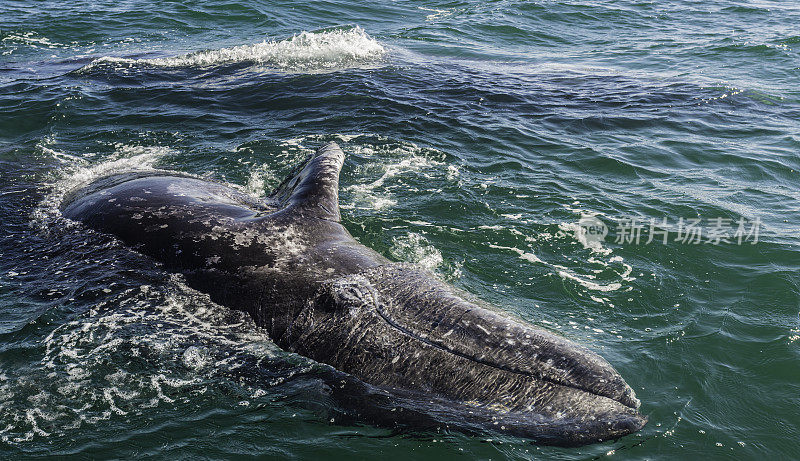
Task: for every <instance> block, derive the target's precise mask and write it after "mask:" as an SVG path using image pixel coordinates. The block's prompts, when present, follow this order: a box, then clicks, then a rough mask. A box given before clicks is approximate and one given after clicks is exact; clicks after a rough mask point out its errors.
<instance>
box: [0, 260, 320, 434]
mask: <svg viewBox="0 0 800 461" xmlns="http://www.w3.org/2000/svg"><path fill="white" fill-rule="evenodd" d="M42 345H43V347H44V354H43V357H42V359H41V361H40V362H39V363H37V364H33V365H31V366H30V367H27V368H25V369H21V370H18V371H14V370H9V373H10V374H11V375H10V376H9V375H7V374H3V375H0V421H3V424H2V425H0V442H2V443H7V444H16V443H21V442H25V441H29V440H32V439H35V438H49V437H51V436H60V435H63V434H64V433H67V432H69V431H71V430H72V429H75V428H78V427H81V426H84V427H85V426H89V427H87V428H86V429H87V430H93V428H92V426H96V425H98V424H103V423H104V422H105V421H108V420H117V421H125V418H126V415H128V414H129V413H131V410H132V409H140V408H152V407H162V406H165V407H167V408H176V407H180V406H182V405H185V404H186V402H189V401H190V400H191V399H186V398H185V396H187V395H191V394H192V393H200V394H202V393H206V392H209V391H212V392H213V386H214V383H215V382H216V381H218V377H219V376H220V375H221V376H223V377H225V376H227V375H228V374H229V373H231V371H232V370H233V369H235V368H236V366H238V364H240V363H243V361H246V362H248V363H249V362H252V361H260V360H266V359H271V358H273V357H275V355H276V354H280V352H279V349H278V348H277V346H276V345H274V343H272V341H270V339H269V338H268V337H267V335H266V333H265V332H264V331H263V330H260V329H258V328H256V327H255V325H254V324H253V323H252V320H250V318H249V317H248V316H247V315H246V314H244V313H241V312H236V311H230V310H228V309H226V308H224V307H222V306H219V305H216V304H214V303H213V302H211V301H210V299H209V297H208V296H207V295H205V294H202V293H199V292H197V291H194V290H192V289H190V288H188V287H187V286H186V285H185V284H184V283H183V282H182V281H181V278H180V277H178V276H170V277H169V278H168V280H167V281H166V282H165V285H164V286H159V287H150V286H142V287H140V288H134V289H129V290H126V291H124V292H121V293H119V294H118V295H116V296H114V297H112V298H109V299H106V300H104V301H101V302H100V303H98V304H96V305H95V306H93V308H92V309H91V310H90V311H89V312H87V313H86V314H84V315H81V316H78V317H77V318H75V319H74V320H71V321H69V322H66V323H64V324H62V325H60V326H58V327H57V328H55V329H54V330H53V331H52V332H51V333H50V334H49V335H48V336H47V337H46V338H45V339H44V340H43V341H42ZM121 356H122V359H121ZM109 364H111V365H112V366H111V367H109ZM142 364H147V365H145V366H142ZM308 366H310V365H308V364H300V366H299V367H298V368H297V369H296V372H303V371H304V370H305V369H307V367H308ZM290 374H293V372H290ZM262 385H263V386H269V385H270V383H269V382H263V383H259V387H263V386H262ZM262 392H263V390H262ZM262 395H263V394H262ZM231 404H232V403H231ZM45 409H46V410H45Z"/></svg>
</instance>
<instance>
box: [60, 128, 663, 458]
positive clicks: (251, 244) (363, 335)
mask: <svg viewBox="0 0 800 461" xmlns="http://www.w3.org/2000/svg"><path fill="white" fill-rule="evenodd" d="M344 159H345V155H344V153H343V152H342V150H341V149H340V148H339V146H337V145H336V144H335V143H329V144H327V145H325V146H323V147H321V148H320V149H319V150H318V151H317V152H316V153H315V154H313V155H310V156H309V158H308V159H306V161H305V162H304V163H303V164H301V165H300V166H299V167H298V168H297V169H296V171H295V172H294V173H293V174H292V175H290V176H289V177H288V178H287V179H286V180H285V181H283V183H282V184H281V185H280V186H279V187H278V188H277V189H276V190H275V191H274V192H273V193H272V194H271V195H270V196H269V197H268V199H266V200H256V199H254V198H252V197H250V196H248V195H247V194H244V193H242V192H239V191H238V190H236V189H233V188H230V187H227V186H224V185H221V184H217V183H214V182H210V181H205V180H201V179H197V178H195V177H191V176H188V175H182V174H179V173H170V172H166V171H153V172H147V173H141V172H139V173H123V174H116V175H112V176H107V177H104V178H101V179H98V180H96V181H94V182H93V183H92V184H90V185H88V186H86V187H84V188H82V189H80V190H76V191H73V192H72V193H71V194H70V195H69V196H68V197H66V198H65V200H64V202H63V204H62V207H61V209H62V213H63V215H64V216H65V217H67V218H69V219H71V220H75V221H80V222H82V223H84V224H85V225H86V226H88V227H91V228H93V229H95V230H97V231H101V232H105V233H110V234H113V235H114V236H116V237H117V238H118V239H120V240H121V241H122V242H124V243H125V244H127V245H129V246H131V247H133V248H134V249H136V250H138V251H139V252H141V253H143V254H145V255H147V256H150V257H152V258H154V259H155V260H157V261H159V262H161V263H163V265H164V266H165V268H167V269H168V270H171V271H175V272H179V273H182V274H183V275H184V277H185V279H186V282H187V284H188V285H189V286H191V287H193V288H195V289H197V290H199V291H203V292H206V293H208V294H209V295H210V297H211V299H212V300H213V301H214V302H216V303H218V304H221V305H224V306H228V307H230V308H233V309H239V310H243V311H246V312H248V313H249V314H250V315H251V316H252V318H253V319H254V321H255V323H256V324H257V325H258V326H260V327H262V328H264V329H265V330H266V331H267V333H268V334H269V336H270V337H271V338H272V340H273V341H275V343H276V344H277V345H278V346H279V347H281V348H283V349H284V350H286V351H291V352H295V353H297V354H300V355H303V356H306V357H309V358H311V359H313V360H315V361H317V362H321V363H324V364H327V365H330V366H331V367H333V368H335V369H336V370H338V372H341V373H342V374H343V375H346V376H348V377H352V378H354V379H356V380H358V381H359V382H361V383H363V386H361V387H362V388H369V389H372V392H373V393H374V394H375V395H381V396H389V397H387V398H388V399H390V400H391V398H392V396H397V398H398V400H400V399H408V398H411V399H412V400H413V399H416V400H417V402H419V405H418V406H417V408H416V410H415V411H416V414H418V415H419V414H424V413H427V414H426V418H428V419H429V420H431V421H435V422H437V423H441V424H446V425H450V426H453V427H456V428H459V427H464V428H466V429H467V430H470V431H478V432H480V431H482V430H487V431H497V432H503V433H509V434H512V435H515V436H520V437H525V438H529V439H532V440H534V441H536V442H538V443H543V444H554V445H563V446H577V445H584V444H589V443H594V442H599V441H603V440H609V439H615V438H619V437H621V436H624V435H627V434H630V433H632V432H635V431H637V430H639V429H641V428H642V427H643V426H644V425H645V423H646V422H647V419H646V417H645V416H643V415H642V414H640V413H639V412H638V408H639V400H637V398H636V396H635V394H634V392H633V390H632V389H631V388H630V387H629V386H628V385H627V383H626V382H625V381H624V380H623V378H622V377H621V376H620V375H619V373H617V371H616V370H614V368H613V367H612V366H611V365H610V364H609V363H608V362H607V361H605V360H604V359H603V358H601V357H600V356H599V355H597V354H595V353H594V352H591V351H589V350H588V349H586V348H584V347H582V346H579V345H577V344H575V343H573V342H571V341H569V340H567V339H565V338H563V337H561V336H559V335H557V334H554V333H551V332H549V331H546V330H544V329H541V328H537V327H535V326H533V325H530V324H528V323H525V322H524V321H522V320H519V319H516V318H513V317H512V316H510V315H508V314H505V313H503V312H502V311H500V310H498V309H496V308H494V307H492V306H490V305H488V304H487V303H484V302H482V301H480V300H477V299H474V298H473V297H472V296H471V295H469V294H468V293H464V292H461V291H459V290H458V289H456V288H454V287H452V286H450V285H448V284H445V283H443V282H442V281H440V280H438V279H437V277H436V276H434V275H433V274H432V273H430V272H428V271H426V270H423V269H421V268H419V267H417V266H414V265H411V264H407V263H397V262H392V261H389V260H388V259H386V258H385V257H383V256H382V255H380V254H378V253H377V252H375V251H374V250H372V249H369V248H367V247H365V246H363V245H361V244H360V243H358V242H357V241H356V240H355V239H354V238H353V237H352V236H351V235H350V233H349V232H348V231H347V229H345V227H344V226H343V225H342V224H341V222H340V214H339V205H338V202H339V199H338V188H339V172H340V170H341V168H342V165H343V163H344ZM409 396H411V397H409ZM356 400H358V399H356ZM392 410H393V409H387V410H385V411H383V410H381V411H372V413H373V414H376V413H379V414H380V415H381V416H382V417H383V418H384V419H385V420H387V421H393V420H395V419H396V420H397V421H400V422H402V419H403V415H404V414H408V412H396V413H393V412H392Z"/></svg>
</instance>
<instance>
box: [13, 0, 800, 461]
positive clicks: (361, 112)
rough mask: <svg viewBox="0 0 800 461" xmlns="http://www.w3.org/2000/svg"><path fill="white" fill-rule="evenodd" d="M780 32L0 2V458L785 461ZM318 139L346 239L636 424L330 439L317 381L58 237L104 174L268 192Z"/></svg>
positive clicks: (366, 6)
mask: <svg viewBox="0 0 800 461" xmlns="http://www.w3.org/2000/svg"><path fill="white" fill-rule="evenodd" d="M797 24H800V5H798V4H796V3H794V2H788V1H784V2H780V1H759V2H744V1H739V2H723V1H711V2H699V1H678V0H668V1H665V2H650V1H622V0H610V1H589V0H576V1H522V0H496V1H475V0H470V1H447V2H445V1H387V0H380V1H375V2H369V3H361V2H346V1H320V2H302V3H298V2H267V1H260V0H257V1H249V2H245V1H242V0H226V1H200V0H195V1H181V2H178V1H164V0H160V1H152V2H143V1H126V0H123V1H116V2H108V1H93V2H88V1H76V2H56V1H51V0H44V1H37V2H29V1H24V2H23V1H16V0H1V1H0V227H1V228H2V232H0V458H3V459H6V458H9V459H12V458H13V459H16V458H34V457H45V456H51V455H59V456H75V457H79V458H101V459H106V458H139V457H154V458H163V459H176V458H192V459H194V458H198V457H200V458H233V457H242V458H249V457H263V458H280V459H320V458H321V459H376V458H381V459H387V460H388V459H403V460H405V459H436V460H441V459H450V458H452V459H456V458H459V459H460V458H463V457H467V458H474V459H561V460H582V459H620V460H623V459H625V460H627V459H663V460H674V459H706V460H711V459H776V460H777V459H798V458H800V428H799V426H800V317H799V316H800V294H799V293H798V291H799V290H800V277H798V275H797V274H798V269H800V246H799V245H798V243H799V240H798V235H800V234H799V233H798V232H799V231H800V224H798V223H800V192H798V184H799V183H800V173H799V172H800V86H799V85H798V83H800V31H798V27H797ZM327 141H336V142H338V143H339V144H340V145H341V147H342V149H343V150H344V151H345V153H346V154H347V160H346V162H345V166H344V170H343V172H342V181H341V190H340V195H341V207H342V215H343V222H344V224H345V226H346V227H347V229H348V230H349V231H350V232H351V233H352V234H353V235H354V236H355V237H356V238H357V239H358V240H359V241H360V242H361V243H363V244H365V245H367V246H369V247H372V248H374V249H376V250H377V251H379V252H380V253H382V254H384V255H385V256H387V257H389V258H391V259H393V260H396V261H410V262H415V263H418V264H420V265H422V266H424V267H426V268H428V269H431V270H433V271H434V272H436V273H437V274H438V275H439V276H440V277H441V278H442V279H444V280H446V281H448V282H449V283H452V284H453V285H455V286H457V287H459V288H462V289H464V290H466V291H469V292H471V293H473V294H475V295H477V296H479V297H481V298H483V299H485V300H487V301H489V302H491V303H493V304H494V305H496V306H498V307H500V308H502V309H504V310H506V311H508V312H511V313H513V314H514V315H517V316H520V317H522V318H524V319H525V320H527V321H529V322H531V323H533V324H535V325H538V326H540V327H543V328H547V329H551V330H554V331H557V332H560V333H561V334H563V335H565V336H567V337H568V338H570V339H572V340H574V341H576V342H578V343H581V344H583V345H586V346H587V347H589V348H591V349H593V350H595V351H597V352H598V353H600V354H601V355H603V356H604V357H605V358H606V359H607V360H608V361H609V362H610V363H612V364H613V365H614V367H615V368H616V369H617V370H618V371H619V372H620V373H621V374H622V376H623V377H624V378H625V379H626V381H627V382H628V383H629V384H630V385H631V386H632V387H633V388H634V389H635V391H636V393H637V396H638V397H639V399H640V400H641V401H642V407H641V411H642V413H644V414H646V415H647V416H648V417H649V423H648V425H647V426H646V427H645V428H644V429H643V430H642V431H641V432H639V433H637V434H635V435H631V436H628V437H626V438H623V439H621V440H618V441H610V442H606V443H602V444H597V445H591V446H587V447H582V448H570V449H565V448H554V447H542V446H536V445H533V444H531V443H530V442H528V441H526V440H522V439H515V438H510V437H502V436H498V435H497V434H490V433H487V434H485V435H484V436H480V435H465V434H462V433H459V432H457V431H452V430H448V429H447V428H442V429H441V430H440V431H439V432H436V433H429V432H418V431H414V430H408V429H404V430H391V429H387V428H382V427H375V426H371V425H367V424H361V423H359V422H358V421H346V420H342V419H341V418H339V414H340V413H341V411H340V410H341V409H338V408H336V407H335V404H334V403H333V402H330V401H328V400H327V399H326V397H325V392H324V383H323V381H322V380H321V379H320V374H321V373H320V370H321V367H322V365H319V364H316V363H313V362H311V361H309V360H307V359H305V358H303V357H299V356H296V355H292V354H288V353H286V352H283V351H281V350H280V349H278V348H277V347H276V346H275V345H274V344H273V343H272V342H271V341H270V340H269V338H268V337H267V335H266V334H265V333H264V332H263V331H260V330H259V329H258V328H256V327H255V325H253V324H252V322H251V321H250V320H249V319H248V318H247V317H246V316H244V315H243V314H240V313H237V312H232V311H228V310H227V309H225V308H224V307H222V306H218V305H215V304H213V303H212V302H211V301H210V300H209V299H208V297H207V296H206V295H204V294H202V293H199V292H196V291H194V290H191V289H190V288H188V287H187V286H186V285H185V284H184V283H183V281H182V280H181V279H180V277H176V276H174V275H170V274H168V273H167V272H165V271H163V270H162V269H161V268H160V267H159V266H158V265H156V264H155V263H154V262H153V261H152V260H148V259H147V258H145V257H143V256H141V255H139V254H137V253H135V252H134V251H132V250H130V249H127V248H125V247H124V246H122V245H121V244H119V243H118V242H116V241H114V239H113V238H111V237H109V236H104V235H99V234H96V233H92V232H88V231H87V230H86V229H84V228H82V227H81V226H79V225H76V224H74V223H70V222H68V221H66V220H64V219H63V218H61V217H60V214H59V212H58V206H59V204H60V200H61V199H62V197H63V195H64V194H65V193H66V192H67V191H68V190H70V189H72V188H74V187H78V186H80V185H81V184H85V183H86V182H88V181H91V180H92V179H93V178H97V177H99V176H101V175H103V174H107V173H109V172H114V171H120V170H128V169H145V170H147V169H153V168H159V169H172V170H180V171H185V172H189V173H192V174H196V175H200V176H203V177H208V178H210V179H214V180H217V181H223V182H226V183H228V184H231V185H233V186H236V187H240V188H242V189H243V190H246V191H248V192H250V193H251V194H253V195H255V196H264V195H265V194H267V193H269V191H270V190H271V188H272V187H275V186H276V185H277V184H278V183H279V182H280V180H281V179H282V177H283V176H284V175H286V174H288V173H289V172H290V171H291V170H292V168H293V166H294V165H296V164H297V163H298V162H299V161H300V160H301V159H303V158H304V157H305V156H306V155H307V154H308V153H309V152H312V151H313V150H314V149H315V148H316V147H318V146H320V145H321V144H323V143H325V142H327ZM581 224H583V227H582V226H581ZM587 230H589V233H587V232H586V231H587ZM604 230H605V231H607V232H608V233H607V235H605V237H604V238H603V239H600V238H598V237H597V236H596V234H593V233H591V232H595V231H601V232H603V231H604ZM600 235H602V233H601V234H600ZM637 237H638V239H637ZM651 237H652V240H651ZM664 237H666V242H665V241H664Z"/></svg>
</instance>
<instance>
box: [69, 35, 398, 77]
mask: <svg viewBox="0 0 800 461" xmlns="http://www.w3.org/2000/svg"><path fill="white" fill-rule="evenodd" d="M385 53H386V49H385V48H384V47H383V45H381V44H380V43H379V42H378V41H377V40H375V39H373V38H372V37H370V36H369V35H367V33H366V32H365V31H364V29H362V28H360V27H358V26H356V27H353V28H351V29H337V30H328V31H321V32H301V33H300V34H297V35H294V36H292V37H291V38H288V39H286V40H280V41H267V40H265V41H263V42H261V43H256V44H253V45H240V46H234V47H231V48H221V49H218V50H206V51H198V52H194V53H189V54H185V55H182V56H175V57H165V58H151V59H130V58H120V57H112V56H105V57H102V58H99V59H95V60H94V61H92V63H91V64H89V65H87V66H85V67H83V68H81V69H80V71H85V70H89V69H91V68H93V67H97V66H103V65H111V66H125V67H134V66H153V67H167V68H175V67H209V66H218V65H222V64H234V63H254V64H262V65H266V66H269V67H274V68H278V69H283V70H300V71H303V70H305V71H308V70H324V69H332V68H346V67H354V66H358V65H363V64H368V63H371V62H374V61H377V60H379V59H380V58H381V57H383V55H384V54H385Z"/></svg>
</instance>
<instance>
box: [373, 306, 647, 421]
mask: <svg viewBox="0 0 800 461" xmlns="http://www.w3.org/2000/svg"><path fill="white" fill-rule="evenodd" d="M375 311H376V312H377V313H378V315H379V316H380V317H381V318H382V319H383V320H384V321H385V322H386V323H387V324H388V325H389V326H391V327H392V328H395V329H396V330H398V331H400V332H401V333H402V334H404V335H406V336H409V337H411V338H414V339H416V340H417V341H420V342H422V343H424V344H427V345H429V346H431V347H434V348H436V349H439V350H442V351H444V352H447V353H449V354H453V355H455V356H458V357H461V358H464V359H467V360H470V361H472V362H475V363H479V364H481V365H484V366H487V367H491V368H495V369H497V370H501V371H505V372H507V373H515V374H518V375H522V376H527V377H530V378H533V379H536V380H539V381H544V382H546V383H549V384H553V385H556V386H562V387H567V388H570V389H575V390H577V391H580V392H585V393H587V394H592V395H595V396H597V397H602V398H606V399H609V400H613V401H615V402H618V403H620V404H622V405H624V406H625V407H627V408H631V409H633V410H637V409H638V407H636V406H634V405H632V404H630V403H628V402H625V401H623V400H620V399H615V398H612V397H608V396H605V395H601V394H598V393H596V392H594V391H592V390H591V389H587V388H585V387H581V386H576V385H574V384H570V383H565V382H562V381H558V380H556V379H553V378H550V377H547V376H542V375H535V374H533V373H528V372H525V371H521V370H515V369H513V368H510V367H507V366H504V365H502V364H499V363H495V362H492V361H489V360H484V359H480V358H477V357H473V356H471V355H469V354H465V353H464V352H460V351H458V350H455V349H453V348H450V347H447V346H443V345H442V344H439V343H437V342H435V341H432V340H430V339H427V338H423V337H421V336H420V335H418V334H416V333H414V332H413V331H411V330H409V329H408V328H406V327H404V326H403V325H401V324H399V323H398V322H397V321H395V320H394V319H392V318H391V317H390V316H389V315H388V314H386V312H384V311H383V310H382V309H381V308H380V307H379V306H377V307H376V308H375Z"/></svg>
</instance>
